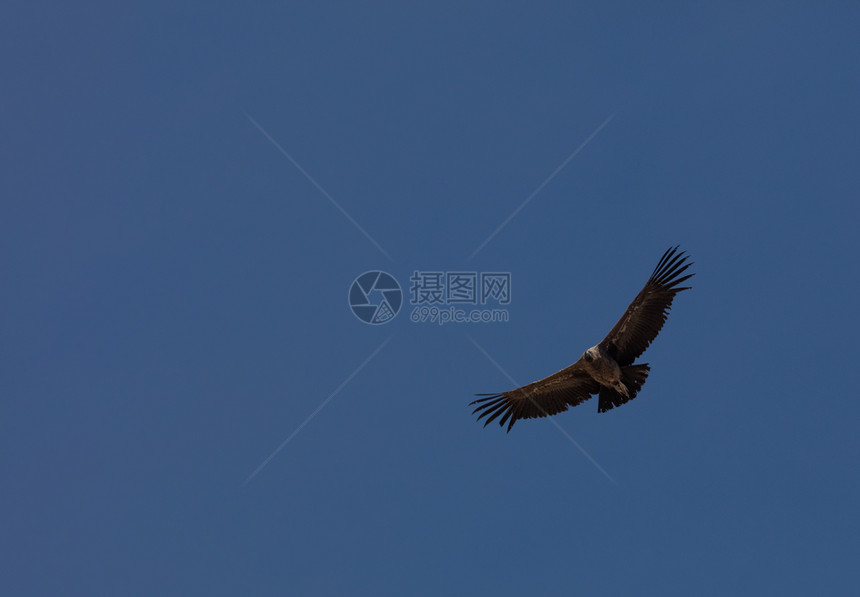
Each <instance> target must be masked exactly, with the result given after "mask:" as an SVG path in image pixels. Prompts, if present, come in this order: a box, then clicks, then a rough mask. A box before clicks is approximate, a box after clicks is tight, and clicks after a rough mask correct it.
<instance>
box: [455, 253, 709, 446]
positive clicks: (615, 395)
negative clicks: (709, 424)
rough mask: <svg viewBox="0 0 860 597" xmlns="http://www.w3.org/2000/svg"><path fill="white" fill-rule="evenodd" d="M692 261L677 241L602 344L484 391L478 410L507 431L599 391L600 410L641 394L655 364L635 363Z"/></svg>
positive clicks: (663, 319)
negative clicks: (511, 384) (524, 380)
mask: <svg viewBox="0 0 860 597" xmlns="http://www.w3.org/2000/svg"><path fill="white" fill-rule="evenodd" d="M691 265H692V263H688V262H687V257H686V255H685V253H684V252H683V251H681V252H678V247H677V246H676V247H673V248H671V249H669V250H668V251H666V252H665V253H664V254H663V257H662V258H661V259H660V262H659V263H658V264H657V267H656V268H654V272H653V273H652V274H651V277H650V278H649V279H648V282H646V284H645V287H644V288H643V289H642V291H641V292H640V293H639V294H638V295H637V296H636V298H635V299H633V302H632V303H630V306H629V307H627V311H625V312H624V315H622V316H621V319H619V320H618V323H616V324H615V327H613V328H612V330H611V331H610V332H609V334H608V335H607V336H606V338H604V339H603V341H602V342H600V344H598V345H596V346H592V347H591V348H589V349H588V350H586V351H585V353H583V355H582V356H581V357H580V358H579V360H578V361H576V362H575V363H574V364H573V365H571V366H570V367H567V368H565V369H562V370H561V371H559V372H557V373H553V374H552V375H550V376H549V377H546V378H544V379H541V380H540V381H536V382H534V383H530V384H529V385H527V386H523V387H521V388H517V389H516V390H511V391H509V392H504V393H501V394H478V396H483V398H480V399H478V400H475V401H474V402H472V403H471V404H477V405H478V406H477V407H476V408H475V410H474V411H472V412H473V414H474V413H480V415H479V416H478V420H479V421H480V420H481V419H482V418H484V417H487V420H486V421H485V422H484V427H486V426H487V425H488V424H490V423H491V422H492V421H493V420H495V419H497V418H498V417H500V416H501V419H499V425H501V426H503V427H504V425H505V423H507V424H508V431H510V430H511V427H513V426H514V423H516V422H517V421H519V420H520V419H534V418H538V417H546V416H549V415H555V414H558V413H560V412H564V411H566V410H567V409H568V408H569V407H571V406H576V405H577V404H580V403H582V402H585V401H586V400H588V399H589V398H591V396H592V395H593V394H598V395H599V396H600V400H599V401H598V403H597V411H598V412H606V411H607V410H610V409H612V408H614V407H616V406H620V405H622V404H624V403H625V402H629V401H630V400H633V399H634V398H635V397H636V394H638V393H639V390H641V389H642V385H643V384H644V383H645V379H646V378H647V377H648V372H649V371H650V367H649V366H648V363H641V364H638V365H634V364H633V361H635V360H636V359H637V358H639V356H640V355H641V354H642V353H643V352H645V349H646V348H648V346H649V345H650V344H651V342H652V341H653V340H654V338H656V337H657V334H659V333H660V329H661V328H662V327H663V324H664V323H666V318H667V317H668V315H669V309H670V308H671V306H672V301H673V300H674V299H675V295H676V294H678V293H679V292H681V291H682V290H687V289H689V288H690V287H689V286H679V284H682V283H683V282H684V281H685V280H687V279H689V278H690V277H692V276H693V275H695V274H687V275H685V276H681V274H683V273H684V272H685V271H686V270H687V268H689V267H690V266H691Z"/></svg>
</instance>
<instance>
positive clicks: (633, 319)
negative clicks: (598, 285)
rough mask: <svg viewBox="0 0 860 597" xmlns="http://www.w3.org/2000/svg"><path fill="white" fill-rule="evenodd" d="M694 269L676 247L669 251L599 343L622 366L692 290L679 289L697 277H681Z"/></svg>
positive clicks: (684, 287)
mask: <svg viewBox="0 0 860 597" xmlns="http://www.w3.org/2000/svg"><path fill="white" fill-rule="evenodd" d="M691 265H692V263H688V262H687V257H686V254H685V253H684V252H683V251H681V252H680V253H679V252H678V247H677V246H676V247H673V248H671V249H669V250H668V251H666V252H665V253H664V254H663V257H662V258H661V259H660V263H658V264H657V267H656V268H654V273H652V274H651V277H650V278H649V279H648V282H647V283H646V284H645V287H644V288H643V289H642V291H641V292H640V293H639V294H638V295H637V296H636V298H635V299H633V302H632V303H630V306H629V307H627V311H625V312H624V315H623V316H622V317H621V319H619V320H618V323H616V324H615V327H613V328H612V330H611V331H610V332H609V334H608V335H607V336H606V338H604V339H603V341H602V342H601V343H600V346H601V347H602V348H604V349H605V350H606V351H607V352H608V353H609V354H610V356H612V358H614V359H615V360H616V362H617V363H618V364H619V365H620V366H622V367H624V366H626V365H630V364H632V363H633V361H634V360H635V359H636V358H637V357H638V356H639V355H641V354H642V353H643V352H645V349H646V348H648V346H649V345H650V344H651V342H652V341H653V340H654V338H656V337H657V334H659V333H660V329H662V327H663V324H664V323H666V318H667V317H668V316H669V309H670V308H671V306H672V300H674V298H675V295H676V294H678V293H679V292H681V291H682V290H687V289H688V288H690V287H689V286H683V287H679V286H678V285H679V284H681V283H682V282H684V281H685V280H687V279H688V278H690V277H692V276H693V275H695V274H687V275H686V276H683V277H681V274H682V273H684V271H685V270H686V269H687V268H688V267H690V266H691Z"/></svg>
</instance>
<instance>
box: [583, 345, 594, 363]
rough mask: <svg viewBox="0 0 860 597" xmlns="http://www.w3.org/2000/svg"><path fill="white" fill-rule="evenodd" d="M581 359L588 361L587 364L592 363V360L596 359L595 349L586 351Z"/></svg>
mask: <svg viewBox="0 0 860 597" xmlns="http://www.w3.org/2000/svg"><path fill="white" fill-rule="evenodd" d="M582 358H583V359H585V360H586V361H588V362H589V363H592V362H594V360H595V359H596V358H597V349H596V348H594V347H593V346H592V347H591V348H589V349H588V350H586V351H585V352H584V353H582Z"/></svg>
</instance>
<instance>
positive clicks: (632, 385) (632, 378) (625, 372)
mask: <svg viewBox="0 0 860 597" xmlns="http://www.w3.org/2000/svg"><path fill="white" fill-rule="evenodd" d="M650 370H651V367H649V366H648V363H643V364H641V365H628V366H627V367H622V368H621V383H623V384H624V386H625V387H626V388H627V396H624V395H623V394H621V393H619V392H617V391H615V390H613V389H612V388H607V387H606V386H600V402H598V403H597V412H599V413H605V412H606V411H608V410H610V409H612V408H615V407H616V406H621V405H622V404H624V403H625V402H630V401H631V400H633V399H634V398H636V394H638V393H639V390H641V389H642V384H644V383H645V380H646V379H647V378H648V372H649V371H650Z"/></svg>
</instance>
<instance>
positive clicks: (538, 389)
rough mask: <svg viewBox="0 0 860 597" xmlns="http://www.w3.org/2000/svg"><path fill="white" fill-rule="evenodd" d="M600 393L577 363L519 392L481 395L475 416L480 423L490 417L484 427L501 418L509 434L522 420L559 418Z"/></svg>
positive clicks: (500, 422) (520, 389)
mask: <svg viewBox="0 0 860 597" xmlns="http://www.w3.org/2000/svg"><path fill="white" fill-rule="evenodd" d="M599 391H600V385H599V384H598V383H597V382H596V381H594V380H593V379H592V378H591V377H590V376H589V375H588V373H586V372H585V369H583V368H582V366H581V365H580V364H579V361H577V362H575V363H574V364H573V365H571V366H570V367H567V368H565V369H562V370H561V371H559V372H558V373H553V374H552V375H550V376H549V377H545V378H544V379H541V380H540V381H536V382H534V383H530V384H529V385H527V386H523V387H521V388H517V389H516V390H511V391H510V392H503V393H502V394H478V396H484V398H479V399H478V400H475V401H474V402H472V403H471V404H477V405H478V406H477V407H476V408H475V410H474V411H472V414H474V413H478V412H479V413H481V414H480V415H478V420H479V421H480V420H481V419H483V418H484V417H487V420H486V421H485V422H484V427H486V426H487V425H489V424H490V422H491V421H493V420H494V419H496V418H497V417H499V416H500V415H501V416H502V418H501V419H500V420H499V425H500V426H502V427H504V425H505V423H508V431H510V430H511V427H513V426H514V423H516V422H517V421H518V420H519V419H536V418H539V417H546V416H549V415H555V414H558V413H560V412H563V411H566V410H567V409H568V408H569V407H571V406H576V405H577V404H579V403H581V402H584V401H586V400H588V399H589V398H591V395H592V394H596V393H597V392H599Z"/></svg>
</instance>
